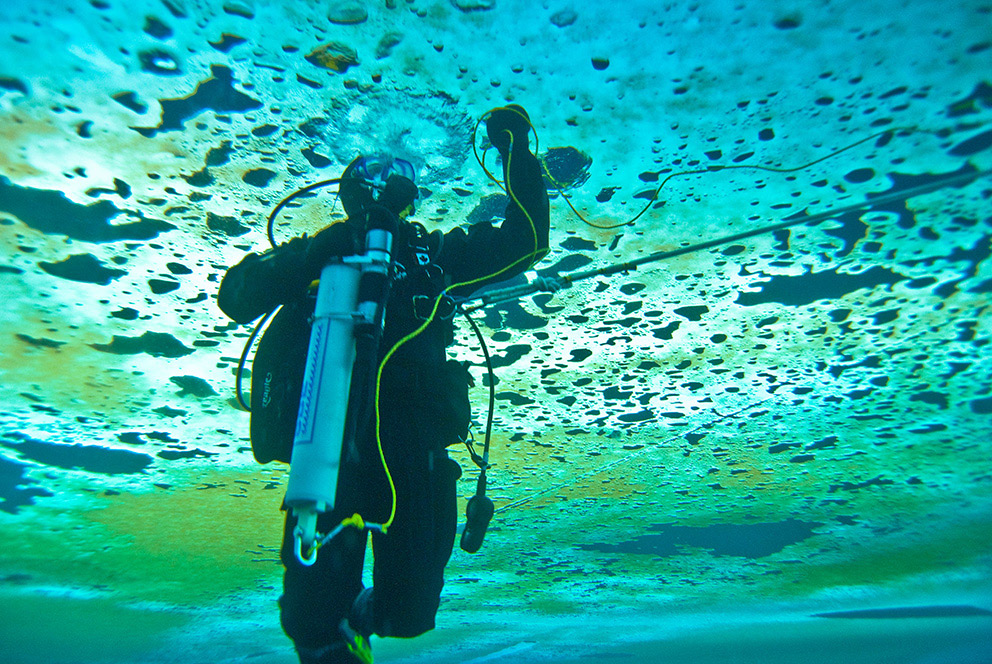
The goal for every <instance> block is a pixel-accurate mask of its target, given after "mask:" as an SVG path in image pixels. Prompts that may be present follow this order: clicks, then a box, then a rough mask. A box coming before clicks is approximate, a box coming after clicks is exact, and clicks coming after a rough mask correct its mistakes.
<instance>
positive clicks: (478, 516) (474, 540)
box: [460, 470, 496, 553]
mask: <svg viewBox="0 0 992 664" xmlns="http://www.w3.org/2000/svg"><path fill="white" fill-rule="evenodd" d="M495 511H496V506H495V505H493V501H492V500H490V499H489V498H488V497H487V496H486V471H485V470H483V471H482V472H481V473H479V482H478V483H477V484H476V488H475V495H474V496H472V497H471V498H469V499H468V505H466V506H465V530H463V531H462V540H461V544H460V546H461V547H462V551H465V552H466V553H477V552H478V551H479V549H481V548H482V540H483V539H485V537H486V529H487V528H489V522H490V521H492V518H493V513H494V512H495Z"/></svg>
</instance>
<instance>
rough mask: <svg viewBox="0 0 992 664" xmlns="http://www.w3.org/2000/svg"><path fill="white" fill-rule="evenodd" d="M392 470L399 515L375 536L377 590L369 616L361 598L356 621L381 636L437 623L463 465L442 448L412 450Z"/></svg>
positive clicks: (369, 598) (408, 633)
mask: <svg viewBox="0 0 992 664" xmlns="http://www.w3.org/2000/svg"><path fill="white" fill-rule="evenodd" d="M394 456H395V455H394ZM390 470H391V471H392V473H393V480H394V482H395V483H396V490H397V493H398V494H399V498H398V501H397V509H396V519H395V521H394V522H393V525H392V527H390V528H389V531H388V532H387V533H386V534H385V535H381V534H374V535H373V550H374V551H375V566H374V568H373V575H372V579H373V591H372V592H371V594H369V593H368V591H366V593H365V594H364V596H363V598H362V599H363V600H364V602H365V604H366V605H367V608H366V609H364V613H365V615H361V614H362V613H363V609H362V607H361V606H359V605H360V604H362V602H358V603H356V607H355V611H354V612H353V614H352V615H353V619H352V622H353V624H355V623H361V622H362V621H363V620H364V621H366V624H367V625H368V624H369V623H370V624H371V627H372V628H373V630H374V633H376V634H378V635H379V636H400V637H412V636H418V635H420V634H423V633H424V632H426V631H429V630H431V629H433V628H434V617H435V614H436V613H437V608H438V605H439V603H440V597H441V588H442V587H443V586H444V567H445V565H447V563H448V559H449V558H450V557H451V551H452V548H453V545H454V541H455V529H456V526H457V519H458V517H457V498H456V484H457V481H458V477H459V476H460V475H461V468H460V467H459V466H458V464H457V463H455V462H454V461H453V460H451V459H449V458H448V454H447V452H446V451H445V450H443V449H441V450H435V451H426V450H419V451H410V452H407V454H405V455H404V458H403V459H399V460H394V461H391V463H390ZM369 610H371V615H369V614H368V611H369ZM356 614H359V615H356ZM366 629H368V626H367V627H366Z"/></svg>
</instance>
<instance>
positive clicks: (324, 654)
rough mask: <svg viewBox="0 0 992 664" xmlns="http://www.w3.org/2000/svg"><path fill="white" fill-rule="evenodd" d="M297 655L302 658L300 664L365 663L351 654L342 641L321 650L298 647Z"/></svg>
mask: <svg viewBox="0 0 992 664" xmlns="http://www.w3.org/2000/svg"><path fill="white" fill-rule="evenodd" d="M296 654H297V655H298V656H299V658H300V664H355V662H363V661H365V660H362V659H356V658H355V657H354V656H353V655H352V654H351V651H350V649H349V646H348V644H347V643H342V642H341V641H338V642H337V643H332V644H331V645H329V646H322V647H320V648H305V647H302V646H297V647H296ZM369 661H371V660H369Z"/></svg>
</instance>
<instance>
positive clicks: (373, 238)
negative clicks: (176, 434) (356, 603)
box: [285, 206, 398, 550]
mask: <svg viewBox="0 0 992 664" xmlns="http://www.w3.org/2000/svg"><path fill="white" fill-rule="evenodd" d="M397 226H398V222H397V219H396V216H395V215H394V214H393V213H392V212H390V211H389V210H387V209H386V208H383V207H380V206H373V207H371V208H369V210H368V216H367V226H366V227H367V229H368V230H367V233H366V237H365V253H364V254H361V255H356V256H347V257H344V258H340V259H334V260H333V261H332V262H330V263H329V264H328V265H326V266H325V267H324V268H323V270H322V271H321V275H320V284H319V286H318V289H317V301H316V306H315V309H314V317H313V327H312V329H311V332H310V345H309V347H308V351H307V360H306V369H305V373H304V379H303V388H302V393H301V396H300V409H299V414H298V416H297V420H296V433H295V435H294V437H293V454H292V459H291V464H290V472H289V483H288V486H287V488H286V499H285V503H286V506H287V507H288V508H290V509H292V510H293V514H294V515H295V516H296V517H297V526H296V532H295V536H296V539H297V550H300V548H301V547H300V545H301V544H302V547H303V548H304V549H309V548H310V547H312V545H313V544H314V542H315V540H316V537H317V532H316V530H317V516H318V515H319V514H322V513H324V512H328V511H330V510H331V509H333V508H334V503H335V496H336V493H337V482H338V471H339V468H340V464H341V453H342V450H343V449H344V446H345V445H346V444H348V443H349V441H347V440H346V437H347V436H348V435H349V432H348V430H347V429H346V423H347V421H348V419H349V410H350V408H349V404H351V402H352V401H356V400H359V399H360V398H362V397H363V396H364V395H352V394H349V392H350V387H351V382H352V372H353V369H354V366H355V361H356V357H357V356H358V355H359V353H361V354H363V355H364V354H368V353H371V357H372V358H373V360H372V361H375V358H376V357H377V353H378V340H379V337H380V336H381V333H382V328H383V324H384V321H385V303H386V300H387V299H388V297H389V286H390V279H391V273H392V264H393V259H392V244H393V237H394V236H395V235H396V233H397V230H398V228H397ZM356 342H361V343H356ZM358 347H360V348H361V351H358V350H356V348H358ZM353 405H354V404H353ZM350 435H353V433H352V434H350Z"/></svg>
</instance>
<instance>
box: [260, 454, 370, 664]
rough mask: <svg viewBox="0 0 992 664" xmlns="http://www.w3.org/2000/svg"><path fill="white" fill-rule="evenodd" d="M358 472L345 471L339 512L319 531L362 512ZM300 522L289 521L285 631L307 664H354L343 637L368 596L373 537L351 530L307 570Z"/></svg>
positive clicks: (321, 521)
mask: <svg viewBox="0 0 992 664" xmlns="http://www.w3.org/2000/svg"><path fill="white" fill-rule="evenodd" d="M351 468H352V467H350V466H347V465H343V466H342V475H341V478H340V480H339V483H340V487H339V490H338V494H337V503H338V504H337V506H336V507H335V509H333V510H332V511H331V512H328V513H326V514H322V515H321V516H320V517H319V518H318V519H317V530H318V532H321V533H328V532H330V531H331V530H332V529H334V527H335V526H337V525H338V524H339V523H341V520H342V519H343V518H345V517H348V516H351V515H352V514H353V513H354V512H360V511H361V509H360V508H359V503H360V500H359V498H360V496H361V495H362V494H361V492H360V491H358V490H357V488H356V487H357V485H358V484H359V483H360V481H361V478H359V477H356V475H359V473H358V472H357V471H351V470H350V469H351ZM295 527H296V518H295V517H294V516H293V515H292V513H291V512H289V513H287V516H286V528H285V531H284V533H283V543H282V551H281V553H280V557H281V559H282V563H283V565H284V566H285V568H286V573H285V575H284V577H283V595H282V597H281V598H280V599H279V606H280V608H281V619H282V626H283V629H284V630H285V632H286V634H287V636H289V638H290V639H292V640H293V643H294V644H295V646H296V649H297V652H298V653H299V655H300V662H302V663H303V664H354V663H355V662H357V661H358V660H356V659H355V658H354V657H353V656H352V655H351V654H350V653H349V652H348V649H347V647H346V645H345V641H344V639H343V638H342V635H341V633H340V631H339V625H340V624H341V621H342V619H344V618H346V617H347V616H348V613H349V611H350V610H351V605H352V603H353V602H354V600H355V598H356V597H357V596H358V594H359V593H360V592H361V591H362V587H363V586H362V565H363V562H364V557H365V546H366V542H367V534H366V533H365V531H360V530H356V529H355V528H345V529H344V530H343V531H341V532H340V533H339V534H338V535H337V536H336V537H335V538H334V539H332V540H331V541H330V542H328V543H327V544H325V545H324V546H322V547H321V548H320V549H319V551H318V553H317V562H316V563H314V565H313V566H311V567H307V566H305V565H303V564H302V563H300V561H299V560H297V558H296V553H295V551H294V541H293V529H294V528H295Z"/></svg>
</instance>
